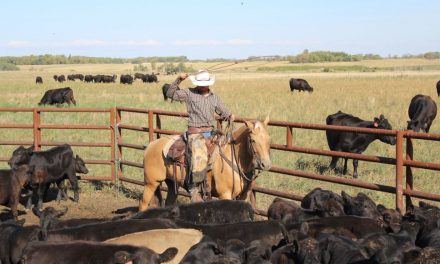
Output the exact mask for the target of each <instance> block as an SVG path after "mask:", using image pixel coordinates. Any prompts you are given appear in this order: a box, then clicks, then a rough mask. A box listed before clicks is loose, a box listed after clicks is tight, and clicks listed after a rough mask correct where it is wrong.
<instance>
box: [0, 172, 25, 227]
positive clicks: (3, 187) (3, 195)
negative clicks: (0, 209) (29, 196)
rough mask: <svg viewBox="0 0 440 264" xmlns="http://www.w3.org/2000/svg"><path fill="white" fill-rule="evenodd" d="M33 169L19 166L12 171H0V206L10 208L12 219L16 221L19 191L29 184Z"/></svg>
mask: <svg viewBox="0 0 440 264" xmlns="http://www.w3.org/2000/svg"><path fill="white" fill-rule="evenodd" d="M32 171H33V168H31V167H30V166H29V165H21V166H19V167H17V168H16V169H13V170H0V204H1V205H7V206H9V208H11V212H12V217H13V218H14V220H18V210H17V207H18V203H19V200H20V193H21V189H22V188H23V187H24V186H25V185H26V184H28V183H29V181H30V179H31V175H32Z"/></svg>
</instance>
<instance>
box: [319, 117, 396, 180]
mask: <svg viewBox="0 0 440 264" xmlns="http://www.w3.org/2000/svg"><path fill="white" fill-rule="evenodd" d="M326 123H327V125H334V126H351V127H364V128H374V129H388V130H391V129H392V127H391V124H390V123H389V122H388V120H387V119H386V118H385V117H384V116H383V115H380V117H379V118H377V117H375V118H374V121H364V120H362V119H360V118H358V117H355V116H352V115H350V114H346V113H343V112H341V111H339V112H337V113H335V114H332V115H329V116H328V117H327V119H326ZM326 135H327V143H328V146H329V148H330V149H331V150H333V151H344V152H350V153H358V154H361V153H362V152H364V151H365V150H366V149H367V147H368V145H370V143H371V142H373V141H374V140H376V139H379V140H380V141H382V142H384V143H387V144H390V145H395V144H396V138H395V137H394V136H384V135H375V134H361V133H354V132H343V131H332V130H327V131H326ZM338 159H339V157H332V161H331V163H330V168H331V169H334V168H335V167H336V163H337V162H338ZM347 160H348V158H345V161H344V171H343V173H344V174H346V173H347ZM357 167H358V160H357V159H354V160H353V177H354V178H357V176H358V172H357Z"/></svg>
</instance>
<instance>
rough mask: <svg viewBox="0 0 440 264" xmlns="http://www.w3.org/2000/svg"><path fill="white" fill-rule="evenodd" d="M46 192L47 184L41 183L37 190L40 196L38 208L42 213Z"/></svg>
mask: <svg viewBox="0 0 440 264" xmlns="http://www.w3.org/2000/svg"><path fill="white" fill-rule="evenodd" d="M45 190H46V183H44V182H41V183H39V184H38V190H37V194H38V203H37V208H38V210H40V211H41V210H42V209H43V197H44V191H45Z"/></svg>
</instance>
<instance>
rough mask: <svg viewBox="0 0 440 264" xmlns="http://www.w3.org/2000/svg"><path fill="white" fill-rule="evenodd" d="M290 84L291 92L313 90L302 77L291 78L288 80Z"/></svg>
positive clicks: (310, 91)
mask: <svg viewBox="0 0 440 264" xmlns="http://www.w3.org/2000/svg"><path fill="white" fill-rule="evenodd" d="M289 85H290V91H291V92H293V91H294V90H298V91H300V92H301V91H307V92H309V93H312V92H313V87H311V86H310V85H309V83H308V82H307V81H306V80H304V79H295V78H291V79H290V81H289Z"/></svg>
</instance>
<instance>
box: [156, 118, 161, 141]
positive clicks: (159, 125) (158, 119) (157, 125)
mask: <svg viewBox="0 0 440 264" xmlns="http://www.w3.org/2000/svg"><path fill="white" fill-rule="evenodd" d="M156 127H157V129H162V124H161V123H160V115H159V114H156ZM156 137H157V138H160V133H156Z"/></svg>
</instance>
